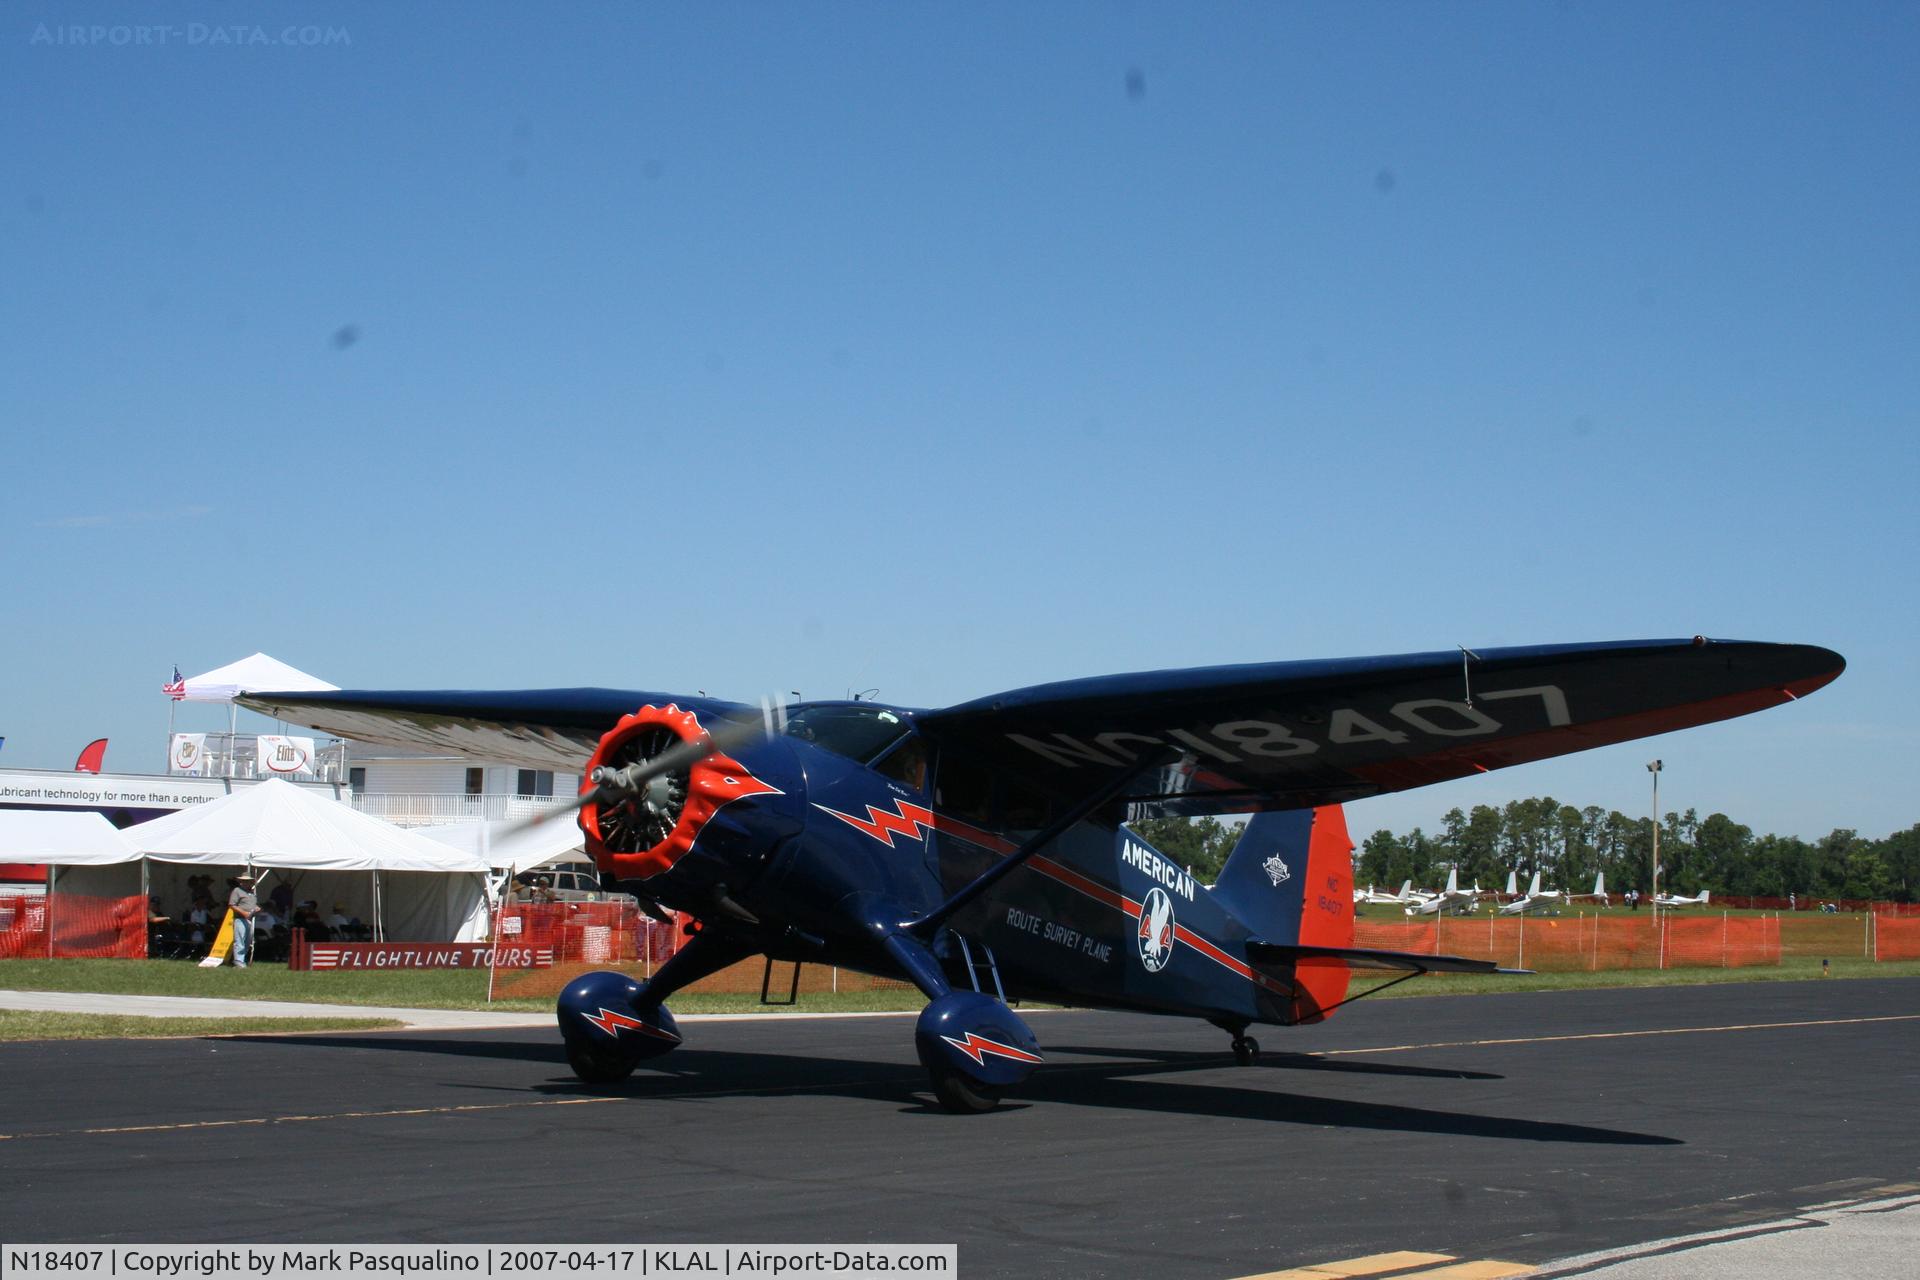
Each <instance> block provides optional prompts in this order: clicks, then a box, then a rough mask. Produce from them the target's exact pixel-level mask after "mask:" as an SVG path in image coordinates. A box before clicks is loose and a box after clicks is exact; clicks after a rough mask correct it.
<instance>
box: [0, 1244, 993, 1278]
mask: <svg viewBox="0 0 1920 1280" xmlns="http://www.w3.org/2000/svg"><path fill="white" fill-rule="evenodd" d="M959 1253H960V1250H959V1246H957V1245H952V1244H844V1245H840V1244H755V1245H738V1244H732V1245H728V1244H673V1245H664V1244H592V1245H587V1244H515V1245H502V1244H492V1245H471V1244H470V1245H379V1244H355V1245H347V1244H336V1245H300V1246H297V1247H294V1248H289V1247H287V1246H285V1245H266V1244H222V1245H181V1244H166V1245H160V1244H122V1245H112V1246H107V1247H91V1248H90V1247H80V1246H75V1245H61V1244H21V1245H7V1246H6V1248H5V1252H4V1254H3V1255H0V1258H3V1259H4V1261H5V1263H6V1265H5V1267H4V1268H3V1269H0V1270H4V1274H5V1275H6V1276H7V1278H8V1280H14V1278H15V1277H19V1278H20V1280H29V1278H33V1280H121V1278H122V1277H125V1278H126V1280H189V1278H191V1280H277V1278H279V1277H287V1276H301V1277H310V1278H312V1280H360V1278H361V1277H368V1278H375V1280H392V1278H393V1277H399V1276H434V1277H441V1276H447V1277H452V1276H462V1277H473V1280H552V1277H554V1276H569V1277H571V1276H585V1277H591V1280H632V1278H634V1277H647V1276H707V1277H716V1276H726V1277H735V1276H739V1277H745V1276H752V1277H756V1278H760V1280H764V1278H766V1277H773V1276H779V1277H783V1278H789V1280H790V1278H793V1277H798V1278H800V1280H816V1278H817V1277H828V1276H862V1277H865V1276H874V1275H916V1276H952V1275H956V1274H958V1270H959Z"/></svg>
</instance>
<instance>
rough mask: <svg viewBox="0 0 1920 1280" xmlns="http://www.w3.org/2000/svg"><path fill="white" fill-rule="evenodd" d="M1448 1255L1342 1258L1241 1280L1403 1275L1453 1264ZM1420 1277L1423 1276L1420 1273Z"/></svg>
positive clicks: (1405, 1253) (1326, 1279) (1328, 1279)
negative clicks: (1410, 1270)
mask: <svg viewBox="0 0 1920 1280" xmlns="http://www.w3.org/2000/svg"><path fill="white" fill-rule="evenodd" d="M1452 1261H1453V1255H1452V1254H1450V1253H1417V1252H1415V1251H1414V1250H1412V1249H1402V1250H1400V1251H1399V1252H1397V1253H1370V1254H1368V1255H1367V1256H1366V1257H1364V1258H1345V1259H1342V1260H1341V1261H1339V1262H1316V1263H1314V1264H1313V1265H1312V1266H1307V1267H1294V1268H1292V1269H1291V1270H1288V1271H1267V1272H1262V1273H1261V1274H1260V1275H1257V1276H1242V1277H1240V1280H1331V1278H1332V1277H1334V1276H1349V1277H1351V1276H1378V1275H1384V1274H1386V1273H1387V1272H1389V1271H1405V1270H1406V1269H1407V1268H1408V1267H1417V1266H1420V1265H1422V1264H1424V1263H1432V1262H1452ZM1421 1274H1425V1273H1424V1272H1422V1273H1421Z"/></svg>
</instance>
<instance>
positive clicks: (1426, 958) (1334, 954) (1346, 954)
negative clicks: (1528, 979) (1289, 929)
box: [1247, 942, 1533, 973]
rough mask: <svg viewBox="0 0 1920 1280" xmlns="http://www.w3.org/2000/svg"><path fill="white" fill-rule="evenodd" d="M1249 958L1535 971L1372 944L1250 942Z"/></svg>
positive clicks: (1430, 969) (1423, 969) (1431, 969)
mask: <svg viewBox="0 0 1920 1280" xmlns="http://www.w3.org/2000/svg"><path fill="white" fill-rule="evenodd" d="M1247 958H1248V959H1249V960H1265V961H1269V962H1278V963H1291V962H1293V961H1295V960H1344V961H1346V962H1347V963H1348V964H1350V965H1353V966H1355V967H1356V968H1361V969H1407V970H1411V971H1412V972H1414V973H1531V972H1533V971H1532V970H1531V969H1502V968H1501V967H1500V966H1499V965H1497V964H1495V963H1494V962H1493V961H1491V960H1470V959H1468V958H1467V957H1465V956H1436V955H1430V954H1428V953H1426V952H1420V951H1376V950H1374V949H1373V948H1371V947H1312V946H1300V945H1294V946H1289V945H1286V944H1284V943H1278V942H1250V943H1248V944H1247Z"/></svg>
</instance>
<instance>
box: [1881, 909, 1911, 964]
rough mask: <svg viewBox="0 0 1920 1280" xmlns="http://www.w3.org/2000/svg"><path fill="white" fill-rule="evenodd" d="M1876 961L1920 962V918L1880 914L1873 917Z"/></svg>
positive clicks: (1892, 913)
mask: <svg viewBox="0 0 1920 1280" xmlns="http://www.w3.org/2000/svg"><path fill="white" fill-rule="evenodd" d="M1873 958H1874V959H1875V960H1920V916H1915V915H1905V914H1895V913H1894V912H1891V911H1887V912H1879V913H1876V914H1875V915H1874V917H1873Z"/></svg>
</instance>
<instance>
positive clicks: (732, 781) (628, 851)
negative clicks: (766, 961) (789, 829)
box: [580, 703, 779, 880]
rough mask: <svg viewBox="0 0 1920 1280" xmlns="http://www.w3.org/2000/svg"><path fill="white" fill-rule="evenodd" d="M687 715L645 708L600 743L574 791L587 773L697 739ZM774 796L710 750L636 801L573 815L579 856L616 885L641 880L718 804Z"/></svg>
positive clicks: (677, 851) (694, 722)
mask: <svg viewBox="0 0 1920 1280" xmlns="http://www.w3.org/2000/svg"><path fill="white" fill-rule="evenodd" d="M703 733H704V730H702V729H701V727H700V721H699V718H698V717H697V716H695V714H694V713H693V712H691V711H682V710H681V709H680V708H679V707H678V706H677V705H674V704H671V703H669V704H668V705H667V706H665V707H655V706H645V707H642V708H640V709H639V710H638V711H636V712H634V713H633V714H632V715H628V716H622V717H621V718H620V723H618V724H616V725H614V726H613V728H611V729H609V730H607V732H606V733H605V734H604V735H602V736H601V739H600V745H599V746H598V747H596V748H595V749H594V752H593V758H592V759H591V760H589V761H588V762H587V768H586V773H585V775H584V776H583V778H582V780H581V783H580V789H581V791H582V793H583V794H584V793H585V792H586V791H589V790H591V789H592V787H593V785H594V784H593V782H592V778H593V771H594V770H595V769H598V768H601V767H603V766H605V767H608V768H614V769H619V768H624V767H625V766H627V765H630V764H632V763H634V762H635V761H639V760H651V759H653V758H654V757H655V756H658V755H659V754H660V753H661V752H663V751H666V750H668V749H669V748H672V747H675V746H678V745H679V744H680V743H682V742H691V741H694V740H695V739H697V738H699V737H701V736H702V735H703ZM767 793H774V794H778V793H779V788H778V787H773V786H769V785H767V784H766V783H764V782H762V781H760V780H759V779H758V778H756V777H754V776H753V775H752V774H751V773H749V772H747V770H746V769H745V768H744V767H743V766H742V765H741V764H740V762H739V761H737V760H735V759H733V758H732V757H731V756H728V755H726V754H724V753H723V752H719V751H714V752H711V753H709V754H708V755H706V756H703V757H701V758H700V759H699V760H697V761H695V762H694V763H693V764H692V765H690V766H688V767H687V768H685V769H681V770H678V771H676V772H673V773H669V774H665V775H662V776H661V777H659V778H656V779H654V780H653V781H651V782H650V783H648V784H647V786H646V787H645V788H644V789H643V790H642V792H641V794H639V795H637V796H629V797H626V798H624V799H620V800H616V801H611V802H604V803H603V802H594V803H591V804H588V805H586V806H585V807H583V808H582V809H581V810H580V829H581V830H582V831H584V832H585V833H586V836H587V842H586V849H587V853H588V854H589V855H590V856H591V857H592V858H593V860H594V862H595V864H596V865H598V866H599V868H600V870H601V871H602V872H604V873H606V874H608V875H611V876H613V877H615V878H617V879H621V880H646V879H650V878H651V877H653V876H657V875H659V874H661V873H662V872H665V871H667V870H669V869H670V868H672V866H673V864H674V863H676V862H678V861H679V860H680V859H681V858H682V857H683V856H685V854H686V852H687V851H688V850H689V849H691V848H692V847H693V842H694V841H695V840H696V839H698V838H699V835H700V829H701V828H702V827H704V826H706V825H707V820H708V819H709V818H711V817H713V815H714V814H715V813H716V812H717V811H718V810H719V809H720V807H721V806H722V805H724V804H727V803H729V802H731V801H734V800H738V799H740V798H741V797H742V796H752V795H764V794H767Z"/></svg>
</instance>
